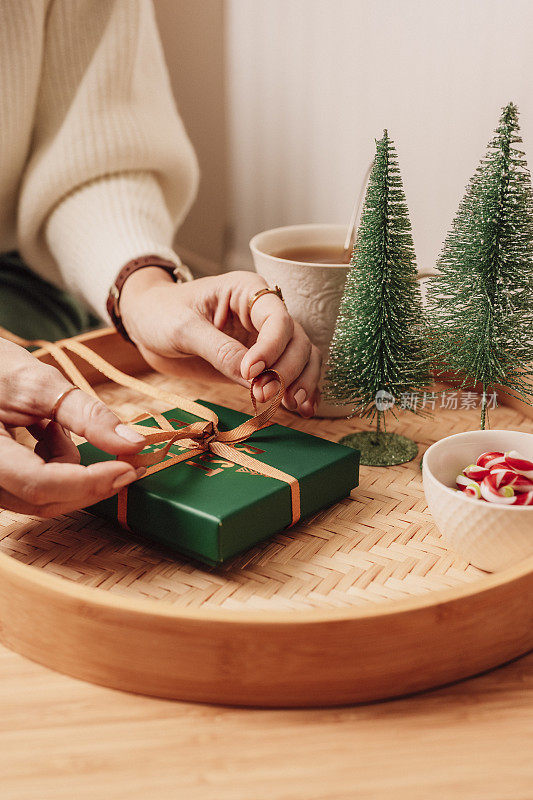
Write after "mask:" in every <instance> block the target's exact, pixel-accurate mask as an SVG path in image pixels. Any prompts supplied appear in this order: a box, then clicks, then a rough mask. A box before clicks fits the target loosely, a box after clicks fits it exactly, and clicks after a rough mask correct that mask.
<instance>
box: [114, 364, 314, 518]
mask: <svg viewBox="0 0 533 800" xmlns="http://www.w3.org/2000/svg"><path fill="white" fill-rule="evenodd" d="M267 373H270V374H272V375H274V376H275V377H276V378H277V380H278V381H279V384H280V388H279V389H278V392H277V394H276V396H275V397H274V399H273V400H272V402H271V403H270V405H269V406H268V408H266V409H265V410H264V411H262V412H261V413H258V412H257V403H256V400H255V397H254V394H253V388H254V384H255V382H256V381H257V380H258V379H259V378H260V377H261V375H265V374H267ZM261 375H258V376H257V377H256V378H254V380H253V381H252V384H251V386H250V397H251V399H252V404H253V407H254V412H255V416H253V417H252V418H251V419H249V420H247V421H246V422H243V423H242V424H241V425H238V426H237V427H236V428H232V430H229V431H220V430H219V429H218V424H217V423H218V417H217V419H216V422H215V421H214V420H207V421H205V422H193V423H191V424H190V425H186V426H185V427H183V428H179V429H178V430H176V428H174V427H173V426H172V424H171V423H170V422H169V420H167V419H166V417H164V416H163V415H162V414H158V413H154V412H151V413H149V414H147V415H143V416H142V417H141V418H139V417H137V418H136V419H135V420H131V421H132V422H137V421H138V420H141V421H142V420H143V419H146V416H149V417H152V418H153V419H154V420H155V421H156V422H157V424H158V425H159V428H155V429H154V428H153V427H151V426H145V425H139V424H137V425H136V426H135V430H136V431H138V432H139V433H140V434H141V435H143V436H144V440H145V447H146V446H148V445H153V444H162V443H163V442H166V445H165V447H162V448H160V449H158V450H155V451H153V452H150V453H142V452H141V453H138V454H137V455H134V456H127V457H124V456H122V460H123V461H127V462H128V463H129V464H131V465H132V466H134V467H146V474H145V475H143V478H145V477H147V476H148V475H153V474H154V473H155V472H159V471H160V470H162V469H167V468H168V467H170V466H173V465H174V464H179V463H180V462H181V461H187V460H188V459H189V458H192V457H193V456H195V455H198V453H203V452H207V451H209V452H211V453H213V454H214V455H217V456H220V457H221V458H224V459H225V460H226V461H232V462H233V463H234V464H239V465H240V466H241V467H247V468H248V469H251V470H254V472H259V473H260V474H261V475H265V476H266V477H268V478H276V479H277V480H280V481H284V482H285V483H288V484H289V487H290V492H291V509H292V519H291V525H294V523H295V522H297V521H298V519H299V518H300V487H299V484H298V481H297V480H296V478H294V477H293V476H292V475H289V474H287V473H286V472H282V471H281V470H280V469H277V468H276V467H272V466H270V464H265V463H263V462H262V461H259V460H258V459H256V458H251V457H250V456H249V455H247V454H246V453H244V452H243V451H242V450H237V448H236V447H235V445H236V444H239V443H240V442H245V441H246V440H247V439H249V438H250V436H251V435H252V434H253V433H256V432H257V431H259V430H261V429H262V428H266V427H267V426H268V425H270V420H271V418H272V417H273V416H274V414H275V413H276V411H277V410H278V408H279V406H280V404H281V400H282V398H283V395H284V393H285V382H284V380H283V378H282V377H281V375H280V374H279V373H278V372H277V371H276V370H274V369H267V370H264V372H262V373H261ZM189 402H192V401H189ZM194 405H199V406H200V407H201V408H202V409H203V410H204V411H209V409H206V408H205V406H201V404H200V403H194ZM180 407H183V404H182V405H180ZM213 414H214V412H213ZM215 417H216V414H215ZM178 441H181V442H183V443H184V445H185V447H186V450H185V451H184V452H182V453H179V454H176V453H169V451H170V448H171V446H172V445H173V444H175V443H176V442H178ZM167 456H168V458H167ZM127 508H128V487H127V486H125V487H124V488H123V489H121V490H120V492H119V493H118V510H117V519H118V522H119V523H120V525H122V526H123V527H125V528H127V527H128V524H127Z"/></svg>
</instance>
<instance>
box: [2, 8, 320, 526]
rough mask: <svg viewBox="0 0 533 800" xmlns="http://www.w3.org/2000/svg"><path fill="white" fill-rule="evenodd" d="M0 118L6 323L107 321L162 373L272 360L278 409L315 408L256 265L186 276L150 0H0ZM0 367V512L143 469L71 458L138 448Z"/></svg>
mask: <svg viewBox="0 0 533 800" xmlns="http://www.w3.org/2000/svg"><path fill="white" fill-rule="evenodd" d="M0 118H1V119H2V127H1V130H0V198H1V200H0V252H3V253H4V256H3V257H1V258H0V325H3V326H4V327H6V328H8V329H10V330H12V331H13V332H15V333H18V334H19V335H22V336H24V337H26V338H36V337H40V338H60V337H63V336H68V335H72V334H73V333H76V332H78V331H79V330H80V329H83V328H85V327H87V326H88V325H90V324H91V322H92V323H93V324H94V316H92V315H98V316H99V317H100V318H102V319H109V318H111V320H112V321H113V322H114V323H115V325H116V326H117V328H118V330H119V331H120V332H121V333H122V334H123V335H124V336H126V337H127V338H130V339H131V340H132V341H133V342H134V343H135V344H136V345H137V347H138V348H139V350H140V351H141V353H142V354H143V356H144V357H145V358H146V360H147V361H148V362H149V363H150V364H152V366H154V368H156V369H162V370H164V371H165V372H172V369H173V364H174V362H175V359H177V358H179V357H180V356H182V355H184V354H187V353H189V354H190V353H192V354H195V355H199V356H202V357H203V358H205V359H206V360H207V361H209V362H210V363H211V364H213V365H214V366H215V367H216V368H217V369H218V370H220V371H221V372H222V373H223V374H224V375H226V376H228V377H230V378H231V379H232V380H234V381H236V382H238V383H240V384H242V385H249V382H250V380H251V379H252V378H253V377H255V376H256V375H258V374H259V373H260V372H262V371H263V369H264V368H265V367H274V368H275V369H277V370H278V371H279V372H280V373H281V374H282V375H283V377H284V378H285V381H286V383H287V386H288V389H287V392H286V394H285V398H284V403H285V405H286V407H287V408H290V409H294V410H298V411H299V413H300V414H302V415H303V416H307V417H308V416H311V415H312V414H313V413H314V410H315V407H316V400H317V382H318V377H319V373H320V356H319V353H318V351H317V350H316V348H315V347H312V346H311V343H310V342H309V340H308V338H307V337H306V335H305V334H304V332H303V330H302V328H301V327H300V326H299V325H298V324H297V323H295V322H294V321H293V320H292V319H291V317H290V316H289V315H288V313H287V311H286V309H285V306H284V304H283V302H282V301H281V299H280V298H279V297H278V296H277V295H276V294H275V293H273V292H272V291H269V292H267V293H261V294H258V293H260V292H261V290H262V289H265V288H266V284H265V282H264V281H263V279H262V278H260V277H259V276H258V275H256V274H254V273H246V272H233V273H229V274H224V275H220V276H216V277H209V278H200V279H198V280H195V281H188V280H187V278H188V277H190V275H189V274H188V271H187V269H186V268H184V267H182V266H180V261H179V258H178V256H177V255H176V253H175V252H174V251H173V250H172V240H173V236H174V233H175V230H176V228H177V227H178V226H179V224H180V222H181V221H182V220H183V218H184V216H185V215H186V213H187V211H188V209H189V207H190V205H191V203H192V200H193V198H194V195H195V191H196V186H197V182H198V170H197V165H196V160H195V156H194V152H193V150H192V147H191V144H190V142H189V140H188V138H187V135H186V133H185V131H184V129H183V126H182V123H181V120H180V118H179V116H178V114H177V111H176V109H175V106H174V103H173V99H172V94H171V91H170V86H169V81H168V75H167V73H166V68H165V64H164V59H163V54H162V49H161V44H160V41H159V38H158V33H157V28H156V24H155V20H154V14H153V8H152V6H151V3H150V0H25V1H24V2H23V3H20V2H19V0H0ZM19 253H20V256H19V255H18V254H19ZM72 295H75V296H76V297H77V298H81V300H82V301H83V303H84V305H83V306H82V305H80V304H79V303H78V302H77V301H76V300H74V299H73V296H72ZM87 306H88V307H89V309H90V310H91V312H92V313H91V314H89V313H87V311H86V310H85V308H86V307H87ZM108 314H109V316H108ZM0 359H1V360H0V506H3V507H4V508H9V509H12V510H14V511H21V512H24V513H35V514H40V515H54V514H57V513H64V512H65V511H68V510H71V509H73V508H81V507H83V506H85V505H88V504H89V503H92V502H95V501H96V500H98V499H100V498H103V497H105V496H108V495H110V494H112V493H113V492H115V491H116V490H117V489H118V488H120V486H123V485H125V484H126V483H128V482H130V481H131V480H135V479H136V478H137V477H138V474H137V473H136V472H135V471H134V470H133V469H132V468H131V467H130V466H129V465H127V464H126V463H125V462H120V461H115V462H107V463H106V464H98V465H95V466H94V467H88V468H84V467H81V466H79V464H78V463H77V451H76V448H75V447H74V446H73V444H72V442H71V441H70V439H69V438H68V435H67V434H66V433H65V429H66V430H70V431H74V432H75V433H78V434H81V435H83V436H85V437H86V438H87V439H88V440H89V441H91V442H92V443H93V444H95V445H97V446H98V447H101V448H102V449H105V450H107V451H108V452H109V453H113V454H116V455H118V456H120V455H126V454H131V453H133V452H136V451H137V450H138V449H139V448H140V447H141V445H142V442H141V439H140V437H139V436H138V434H136V433H135V432H134V431H133V430H132V429H130V428H128V427H126V426H124V425H121V424H120V422H119V420H118V418H117V417H116V416H115V415H114V414H113V413H112V412H111V411H110V410H109V409H107V408H106V407H105V406H104V405H103V404H102V403H99V402H97V401H95V400H93V399H92V398H90V397H88V396H86V395H84V393H83V392H82V391H81V390H76V391H71V392H68V393H66V390H67V389H68V388H69V384H68V382H67V381H66V380H65V378H64V377H63V376H62V375H61V374H60V373H59V372H58V371H57V370H55V369H53V368H51V367H46V366H44V365H42V364H39V363H38V362H36V360H35V359H34V358H33V357H32V356H30V355H29V354H28V353H27V352H26V351H25V350H23V349H22V348H20V347H17V346H16V345H14V344H12V343H10V342H7V341H5V340H2V341H0ZM275 389H276V387H275V385H274V383H273V382H272V381H270V382H266V384H265V383H264V382H263V385H260V386H259V388H258V394H259V397H258V399H260V400H268V399H270V397H271V396H272V395H273V393H274V392H275ZM50 420H52V421H51V422H50ZM15 425H26V426H29V429H30V431H31V433H32V434H33V435H34V436H35V437H36V438H37V440H38V445H37V447H36V452H35V453H31V452H30V451H28V450H26V449H24V448H23V447H22V446H21V445H19V444H17V443H16V442H15V441H14V439H13V438H12V437H11V436H10V434H9V432H8V428H9V426H15Z"/></svg>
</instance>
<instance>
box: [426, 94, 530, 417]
mask: <svg viewBox="0 0 533 800" xmlns="http://www.w3.org/2000/svg"><path fill="white" fill-rule="evenodd" d="M521 141H522V139H521V137H520V135H519V125H518V109H517V107H516V106H515V105H514V104H513V103H509V105H508V106H506V108H504V109H503V113H502V115H501V118H500V124H499V126H498V128H497V130H496V132H495V135H494V138H493V139H492V141H491V142H490V143H489V145H488V148H487V154H486V156H485V158H484V159H483V160H482V161H481V163H480V165H479V167H478V168H477V170H476V172H475V174H474V176H473V177H472V178H471V180H470V183H469V185H468V187H467V190H466V194H465V196H464V198H463V200H462V202H461V204H460V206H459V210H458V212H457V215H456V217H455V219H454V221H453V224H452V228H451V230H450V232H449V233H448V236H447V237H446V241H445V243H444V248H443V250H442V253H441V255H440V257H439V260H438V262H437V268H438V270H439V273H440V274H439V275H438V277H435V278H433V279H432V280H431V281H430V286H429V316H430V319H431V326H432V328H433V329H434V339H435V347H434V350H435V355H436V363H437V365H438V368H440V369H443V370H445V371H446V370H451V371H453V372H455V373H457V375H458V381H457V382H458V385H460V387H461V388H465V387H468V388H472V389H473V388H475V387H476V386H479V387H480V388H481V390H482V395H481V428H485V425H486V423H487V398H488V396H489V391H492V392H493V391H494V389H495V388H496V386H499V387H502V388H503V391H505V392H507V393H508V394H512V395H514V396H518V397H520V398H521V399H523V400H525V401H527V395H528V394H529V393H530V392H531V387H530V386H529V387H528V384H527V382H526V380H525V378H526V376H528V375H531V374H532V363H533V195H532V191H531V178H530V174H529V170H528V168H527V163H526V160H525V157H524V153H523V152H522V151H521V150H520V149H518V147H517V145H518V144H519V143H521Z"/></svg>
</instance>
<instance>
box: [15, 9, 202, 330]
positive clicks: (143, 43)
mask: <svg viewBox="0 0 533 800" xmlns="http://www.w3.org/2000/svg"><path fill="white" fill-rule="evenodd" d="M197 182H198V169H197V164H196V159H195V156H194V152H193V149H192V146H191V144H190V142H189V140H188V138H187V135H186V133H185V131H184V128H183V125H182V123H181V120H180V118H179V116H178V114H177V111H176V108H175V106H174V102H173V99H172V94H171V90H170V85H169V80H168V75H167V72H166V67H165V63H164V58H163V53H162V48H161V43H160V41H159V37H158V33H157V28H156V23H155V19H154V13H153V8H152V5H151V0H0V252H2V251H6V250H10V249H13V248H18V249H19V250H20V252H21V254H22V256H23V258H24V259H25V261H26V262H27V264H28V265H29V266H30V267H31V268H32V269H33V270H35V272H37V273H39V275H41V276H42V277H43V278H46V279H47V280H49V281H51V282H53V283H55V284H56V285H58V286H62V287H66V288H68V289H69V290H70V291H73V292H74V293H75V294H77V295H79V296H82V297H83V298H84V299H85V300H86V301H87V302H88V303H89V305H90V306H91V307H92V308H93V309H94V310H95V311H97V312H98V313H99V314H100V315H102V317H103V318H104V319H107V315H106V312H105V300H106V297H107V293H108V291H109V287H110V285H111V283H112V282H113V279H114V277H115V276H116V274H117V272H118V270H119V269H120V268H121V267H122V266H123V265H124V264H125V263H126V262H127V261H129V260H130V259H132V258H135V257H136V256H140V255H146V254H148V253H150V254H151V253H153V254H157V255H161V256H163V257H166V258H170V259H172V260H174V261H176V263H179V258H178V256H177V255H176V254H175V253H174V252H173V250H172V249H171V244H172V239H173V234H174V231H175V229H176V227H177V226H178V225H179V224H180V222H181V220H182V219H183V217H184V216H185V214H186V213H187V211H188V209H189V207H190V204H191V202H192V200H193V197H194V194H195V191H196V186H197ZM0 291H1V286H0Z"/></svg>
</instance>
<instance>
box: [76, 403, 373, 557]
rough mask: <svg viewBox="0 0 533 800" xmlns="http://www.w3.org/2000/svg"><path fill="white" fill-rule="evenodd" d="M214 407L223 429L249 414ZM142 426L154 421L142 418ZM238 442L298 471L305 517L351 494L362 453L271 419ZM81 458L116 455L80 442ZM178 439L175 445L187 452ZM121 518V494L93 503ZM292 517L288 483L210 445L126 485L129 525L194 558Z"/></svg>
mask: <svg viewBox="0 0 533 800" xmlns="http://www.w3.org/2000/svg"><path fill="white" fill-rule="evenodd" d="M197 402H199V403H201V404H202V405H204V406H207V407H208V408H211V409H213V410H214V411H215V413H216V414H217V415H218V418H219V428H220V430H228V429H230V428H234V427H236V426H238V425H240V424H241V423H242V422H244V421H245V420H247V419H249V418H250V416H249V415H247V414H243V413H241V412H239V411H234V410H232V409H229V408H226V407H224V406H219V405H216V404H214V403H210V402H206V401H204V400H198V401H197ZM164 416H165V417H166V418H167V419H168V420H170V421H172V424H173V426H174V427H176V429H179V428H180V427H182V426H183V425H188V424H190V423H191V422H196V421H198V420H199V417H197V416H195V415H193V414H190V413H188V412H185V411H182V410H181V409H179V408H178V409H174V410H171V411H168V412H165V414H164ZM141 424H143V425H147V426H150V425H154V426H155V425H156V423H155V421H154V420H143V421H142V423H141ZM236 447H237V449H239V450H244V452H245V453H246V454H247V455H249V456H251V457H252V458H253V459H258V461H262V462H263V463H265V464H269V465H271V466H273V467H277V468H278V469H280V470H282V471H283V472H286V473H288V474H289V475H292V476H294V477H295V478H297V480H298V482H299V486H300V502H301V510H302V517H303V516H308V515H309V514H312V513H314V512H316V511H318V510H319V509H321V508H324V507H325V506H327V505H330V504H331V503H333V502H335V501H337V500H339V499H341V498H342V497H345V496H346V495H347V494H349V492H350V490H351V489H352V488H353V487H354V486H356V485H357V482H358V464H359V454H358V452H357V451H355V450H353V449H352V448H349V447H345V446H343V445H339V444H336V443H334V442H329V441H327V440H325V439H321V438H318V437H316V436H312V435H310V434H308V433H303V432H302V431H298V430H295V429H293V428H287V427H284V426H282V425H277V424H272V425H269V426H268V427H267V428H263V429H262V430H260V431H257V432H256V433H254V434H253V435H252V436H251V437H250V438H249V439H247V440H246V442H243V443H241V444H238V445H237V446H236ZM79 449H80V453H81V458H82V463H84V464H90V463H94V462H96V461H102V460H107V459H111V458H113V456H110V455H109V454H107V453H103V452H102V451H100V450H98V449H97V448H95V447H93V446H92V445H90V444H83V445H81V446H80V448H79ZM183 449H185V448H184V447H183V445H182V444H181V443H179V442H177V443H176V444H175V445H172V447H171V452H176V453H179V452H182V451H183ZM89 510H90V511H92V512H94V513H97V514H100V515H102V516H105V517H108V518H111V519H116V517H117V498H116V496H115V497H111V498H108V499H107V500H104V501H102V502H100V503H97V504H95V505H94V506H91V507H90V508H89ZM290 522H291V499H290V489H289V485H288V484H287V483H285V482H283V481H280V480H277V479H276V478H270V477H265V476H263V475H261V474H260V473H259V472H254V471H252V470H249V469H248V468H246V467H242V466H239V465H238V464H234V463H232V462H229V461H227V460H225V459H222V458H219V457H218V456H216V455H214V454H212V453H209V452H204V453H200V454H198V455H195V456H193V457H191V458H190V459H188V460H187V461H183V462H181V463H180V464H177V465H175V466H172V467H169V468H168V469H165V470H161V471H160V472H157V473H155V474H153V475H149V476H147V477H145V478H142V479H141V480H139V481H136V482H135V483H134V484H132V485H131V486H130V487H129V489H128V525H129V527H130V528H131V530H132V531H134V532H136V533H139V534H142V535H143V536H145V537H147V538H149V539H152V540H156V541H159V542H163V543H164V544H166V545H169V546H171V547H173V548H175V549H178V550H180V551H181V552H184V553H186V554H189V555H192V556H194V557H195V558H200V559H201V560H204V561H207V562H208V563H210V564H217V563H221V562H222V561H224V560H225V559H226V558H229V557H230V556H232V555H235V554H236V553H238V552H240V551H242V550H244V549H245V548H247V547H249V546H250V545H252V544H255V543H256V542H258V541H260V540H261V539H264V538H265V537H267V536H269V535H271V534H272V533H275V532H277V531H279V530H281V529H283V528H285V527H287V526H288V525H289V524H290Z"/></svg>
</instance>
